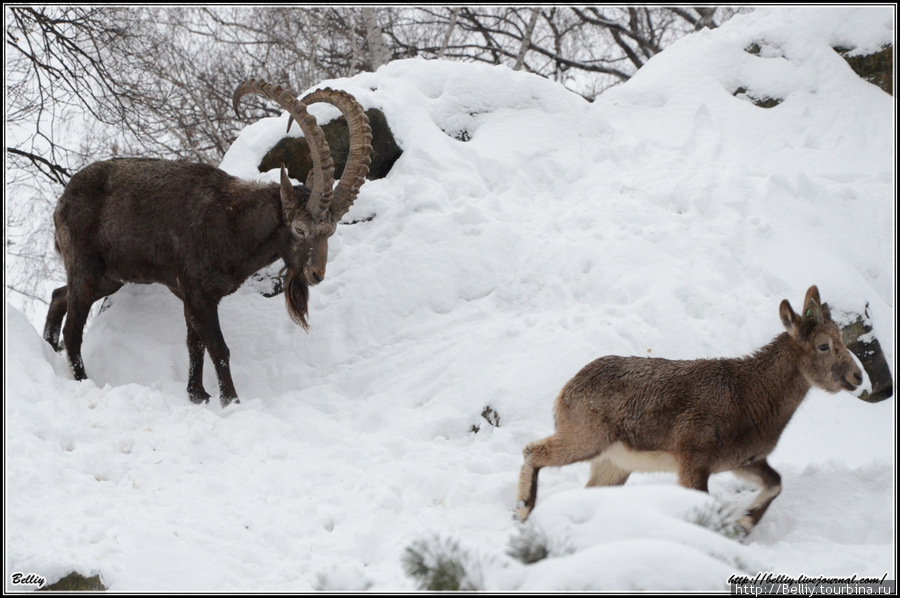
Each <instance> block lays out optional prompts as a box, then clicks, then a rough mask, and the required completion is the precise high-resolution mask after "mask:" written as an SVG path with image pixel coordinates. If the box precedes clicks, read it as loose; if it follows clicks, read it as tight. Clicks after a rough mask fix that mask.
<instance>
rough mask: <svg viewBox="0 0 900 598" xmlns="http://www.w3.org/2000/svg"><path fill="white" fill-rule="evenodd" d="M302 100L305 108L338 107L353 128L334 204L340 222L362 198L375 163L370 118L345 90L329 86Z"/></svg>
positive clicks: (333, 215)
mask: <svg viewBox="0 0 900 598" xmlns="http://www.w3.org/2000/svg"><path fill="white" fill-rule="evenodd" d="M301 101H302V102H303V103H304V104H306V105H309V104H315V103H316V102H327V103H329V104H332V105H334V106H337V107H338V109H339V110H340V111H341V113H343V115H344V118H345V119H346V120H347V126H348V127H349V128H350V143H349V148H350V149H349V150H348V155H347V165H346V166H344V173H343V175H341V180H340V181H339V182H338V184H337V187H336V188H335V190H334V199H333V200H332V202H331V220H332V222H338V221H340V219H341V218H343V217H344V214H346V213H347V212H348V211H349V210H350V206H351V205H353V202H354V201H355V200H356V196H357V195H359V189H360V187H362V185H363V183H365V182H366V174H368V172H369V164H371V163H372V128H371V127H370V126H369V118H368V117H367V116H366V113H365V111H364V110H363V107H362V106H360V104H359V102H357V101H356V98H354V97H353V96H352V95H350V94H349V93H347V92H346V91H341V90H335V89H329V88H327V87H326V88H324V89H318V90H316V91H313V92H310V93H309V94H307V95H306V96H305V97H304V98H303V99H302V100H301Z"/></svg>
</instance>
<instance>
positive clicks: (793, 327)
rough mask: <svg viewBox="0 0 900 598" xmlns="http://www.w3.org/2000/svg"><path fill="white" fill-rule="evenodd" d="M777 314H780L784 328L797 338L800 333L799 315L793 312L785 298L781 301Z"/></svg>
mask: <svg viewBox="0 0 900 598" xmlns="http://www.w3.org/2000/svg"><path fill="white" fill-rule="evenodd" d="M778 314H779V315H780V316H781V323H782V324H784V329H785V330H787V331H788V332H789V333H790V335H791V336H793V337H794V338H797V336H798V335H799V334H800V317H799V316H798V315H797V314H796V313H794V309H793V308H792V307H791V304H790V303H789V302H788V300H787V299H785V300H784V301H782V302H781V307H779V308H778Z"/></svg>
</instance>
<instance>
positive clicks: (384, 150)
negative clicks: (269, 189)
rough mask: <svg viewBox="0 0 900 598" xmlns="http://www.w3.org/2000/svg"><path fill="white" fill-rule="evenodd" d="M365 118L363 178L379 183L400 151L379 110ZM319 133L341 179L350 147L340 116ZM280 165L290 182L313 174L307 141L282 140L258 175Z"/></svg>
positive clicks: (289, 138) (347, 132)
mask: <svg viewBox="0 0 900 598" xmlns="http://www.w3.org/2000/svg"><path fill="white" fill-rule="evenodd" d="M366 116H368V117H369V126H370V127H372V164H371V165H370V166H369V174H368V175H367V176H366V178H367V179H369V180H375V179H381V178H384V177H385V176H387V173H388V172H390V170H391V167H392V166H393V165H394V162H396V161H397V159H398V158H399V157H400V155H401V154H402V153H403V150H402V149H400V146H399V145H397V142H396V141H395V140H394V135H393V133H392V132H391V128H390V126H389V125H388V122H387V119H386V118H385V116H384V113H383V112H382V111H381V110H378V109H376V108H370V109H369V110H366ZM295 126H296V125H295ZM322 131H323V132H324V133H325V140H326V141H327V142H328V147H329V148H331V157H332V158H333V159H334V176H335V178H340V176H341V174H342V173H343V172H344V165H345V164H346V162H347V149H348V145H349V143H350V131H349V130H348V129H347V121H346V120H344V117H343V116H341V117H339V118H336V119H335V120H333V121H331V122H329V123H328V124H326V125H324V126H323V127H322ZM282 163H283V164H284V165H285V166H287V169H288V174H289V175H290V177H291V178H293V179H296V180H298V181H300V182H306V177H307V175H308V174H309V172H310V171H311V170H312V159H311V158H310V156H309V145H308V144H307V143H306V139H304V138H303V137H284V138H283V139H282V140H281V141H279V142H278V143H277V144H275V147H273V148H272V149H271V150H269V153H267V154H266V155H265V156H264V157H263V159H262V162H260V164H259V171H260V172H266V171H269V170H272V169H273V168H281V165H282Z"/></svg>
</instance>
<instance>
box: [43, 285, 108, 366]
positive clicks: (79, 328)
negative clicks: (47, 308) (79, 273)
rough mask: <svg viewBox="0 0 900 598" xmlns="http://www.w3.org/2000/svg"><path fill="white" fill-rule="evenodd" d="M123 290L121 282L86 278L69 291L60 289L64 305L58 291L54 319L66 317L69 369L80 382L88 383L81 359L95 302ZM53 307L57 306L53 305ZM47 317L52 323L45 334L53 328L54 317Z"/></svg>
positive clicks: (65, 334) (65, 329)
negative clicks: (86, 329)
mask: <svg viewBox="0 0 900 598" xmlns="http://www.w3.org/2000/svg"><path fill="white" fill-rule="evenodd" d="M121 288H122V283H121V282H115V281H113V280H110V279H108V278H102V277H101V278H94V277H84V278H82V279H80V280H78V281H75V282H70V283H69V284H68V285H67V286H66V287H61V288H60V289H57V291H60V290H61V289H65V300H64V303H63V300H62V299H61V297H62V293H60V294H59V295H57V291H54V295H55V296H56V297H57V298H60V302H59V303H58V304H57V306H56V311H55V312H54V313H53V314H52V317H53V318H54V322H55V319H56V318H59V319H61V318H62V315H65V316H66V324H65V326H64V327H63V341H64V344H65V347H66V354H67V356H68V358H69V365H70V367H71V368H72V375H73V376H74V377H75V379H76V380H85V379H87V373H86V372H85V370H84V361H83V360H82V358H81V343H82V341H83V340H84V325H85V324H86V323H87V318H88V314H89V313H90V311H91V306H92V305H93V304H94V302H95V301H98V300H100V299H103V298H104V297H106V296H108V295H112V294H113V293H115V292H116V291H118V290H119V289H121ZM60 305H64V306H65V310H62V309H61V307H60ZM51 307H53V306H52V305H51ZM47 317H48V323H47V326H45V333H46V331H47V327H49V326H51V322H50V317H51V314H48V316H47ZM51 332H52V331H51ZM51 344H52V343H51Z"/></svg>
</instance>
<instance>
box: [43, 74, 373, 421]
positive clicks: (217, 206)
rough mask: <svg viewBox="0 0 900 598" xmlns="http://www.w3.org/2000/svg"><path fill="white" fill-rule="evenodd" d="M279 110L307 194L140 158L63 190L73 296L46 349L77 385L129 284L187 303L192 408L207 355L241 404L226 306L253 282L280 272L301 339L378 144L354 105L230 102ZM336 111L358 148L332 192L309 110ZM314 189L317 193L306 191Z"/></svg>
mask: <svg viewBox="0 0 900 598" xmlns="http://www.w3.org/2000/svg"><path fill="white" fill-rule="evenodd" d="M248 93H253V94H259V95H263V96H266V97H268V98H269V99H271V100H273V101H275V102H276V103H277V104H278V105H279V106H281V107H282V108H284V109H285V110H287V111H288V112H289V114H290V119H291V120H289V121H288V127H290V123H291V122H292V121H293V120H296V121H297V123H298V124H299V125H300V128H301V129H302V131H303V133H304V135H305V136H306V139H307V141H308V142H309V147H310V154H311V157H312V161H313V171H312V172H311V175H310V177H309V179H308V180H311V188H307V187H304V186H297V187H294V186H292V185H291V183H290V179H289V178H288V176H287V173H286V171H285V169H284V166H282V168H281V184H280V185H279V184H276V183H269V184H261V183H257V182H249V181H243V180H240V179H237V178H235V177H233V176H231V175H229V174H227V173H225V172H223V171H222V170H219V169H218V168H214V167H212V166H209V165H206V164H196V163H189V162H183V161H175V162H172V161H166V160H154V159H144V158H123V159H113V160H108V161H105V162H96V163H94V164H91V165H90V166H88V167H86V168H85V169H84V170H81V171H80V172H78V173H77V174H75V175H74V176H73V177H72V179H71V180H70V181H69V184H68V185H66V189H65V191H64V192H63V194H62V196H61V197H60V199H59V204H58V205H57V207H56V212H55V213H54V215H53V219H54V222H55V223H56V247H57V250H58V251H59V252H60V254H61V255H62V259H63V264H64V265H65V269H66V282H67V284H66V286H64V287H60V288H58V289H56V290H55V291H53V297H52V300H51V303H50V309H49V312H48V314H47V322H46V325H45V327H44V338H45V339H46V340H47V342H49V343H50V344H51V345H52V346H53V348H54V349H56V350H59V331H60V326H61V325H62V320H63V317H64V316H66V314H68V316H67V318H66V324H65V328H64V329H63V337H64V342H65V348H66V352H67V354H68V359H69V364H70V366H71V368H72V373H73V375H74V377H75V379H76V380H83V379H85V378H86V377H87V375H86V374H85V369H84V364H83V362H82V358H81V343H82V336H83V332H84V325H85V322H86V320H87V316H88V311H89V310H90V307H91V305H92V304H93V303H94V302H95V301H97V300H98V299H102V298H103V297H106V296H107V295H111V294H112V293H115V292H116V291H117V290H118V289H119V288H121V287H122V285H123V284H124V283H126V282H138V283H150V282H157V283H161V284H164V285H166V286H167V287H168V288H169V289H170V290H171V291H172V292H173V293H174V294H175V295H176V296H178V297H179V298H180V299H181V300H182V301H183V303H184V317H185V321H186V322H187V348H188V356H189V359H190V370H189V373H188V385H187V390H188V396H189V397H190V399H191V400H192V401H193V402H195V403H201V402H207V401H209V396H210V395H209V393H207V392H206V390H205V389H204V388H203V356H204V351H206V350H208V351H209V355H210V358H211V359H212V362H213V365H214V366H215V368H216V374H217V376H218V380H219V397H220V400H221V402H222V405H223V406H226V405H228V404H229V403H231V402H232V401H236V400H237V393H236V392H235V389H234V383H233V381H232V379H231V370H230V367H229V350H228V347H227V346H226V344H225V339H224V338H223V336H222V331H221V329H220V327H219V316H218V304H219V301H220V300H221V299H222V297H224V296H226V295H229V294H231V293H233V292H234V291H235V290H237V288H238V287H239V286H240V285H241V283H243V282H244V281H245V280H246V279H247V278H248V277H249V276H250V275H251V274H253V273H254V272H256V271H258V270H260V269H261V268H263V267H265V266H268V265H269V264H272V263H274V262H275V261H276V260H277V259H279V258H281V259H282V260H284V267H285V270H286V277H285V285H284V293H285V300H286V303H287V308H288V313H289V314H290V315H291V318H292V319H293V320H294V321H295V322H297V323H298V324H299V325H300V326H302V327H303V328H304V329H306V328H308V325H307V320H306V318H307V300H308V297H309V290H308V287H309V286H313V285H316V284H318V283H320V282H321V281H322V279H323V278H324V277H325V263H326V260H327V256H328V238H329V237H330V236H331V235H333V234H334V232H335V229H336V225H337V223H338V222H339V221H340V220H341V218H342V217H343V215H344V214H346V213H347V211H348V210H349V209H350V206H351V204H352V203H353V201H354V200H355V199H356V196H357V194H358V193H359V189H360V187H361V186H362V184H363V183H364V182H365V176H366V173H367V172H368V169H369V163H370V158H371V152H372V146H371V141H372V134H371V129H370V128H369V123H368V119H367V118H366V115H365V113H364V112H363V109H362V107H361V106H360V105H359V103H358V102H357V101H356V100H355V99H354V98H353V96H351V95H350V94H348V93H346V92H343V91H335V90H331V89H322V90H318V91H314V92H312V93H310V94H309V95H307V96H306V97H305V98H303V100H302V101H298V100H297V99H296V98H295V97H294V96H292V95H291V94H290V93H288V92H287V91H285V90H284V89H282V88H281V87H278V86H273V85H270V84H268V83H265V82H263V81H259V80H253V79H251V80H249V81H247V82H245V83H243V84H241V85H240V86H239V87H238V88H237V90H236V91H235V92H234V109H235V111H237V110H238V105H239V102H240V99H241V98H242V97H243V96H244V95H246V94H248ZM315 102H328V103H330V104H334V105H335V106H337V107H338V108H339V109H340V110H341V112H342V113H343V114H344V116H345V118H346V119H347V123H348V126H349V129H350V148H349V156H348V159H347V165H346V167H345V169H344V173H343V176H342V177H341V180H340V181H339V182H338V184H337V187H336V188H335V187H334V162H333V160H332V158H331V153H330V150H329V148H328V144H327V143H326V142H325V136H324V134H323V133H322V129H321V128H319V126H318V124H316V119H315V117H313V116H312V115H310V114H309V113H308V112H307V110H306V105H308V104H312V103H315ZM308 184H310V183H308Z"/></svg>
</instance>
